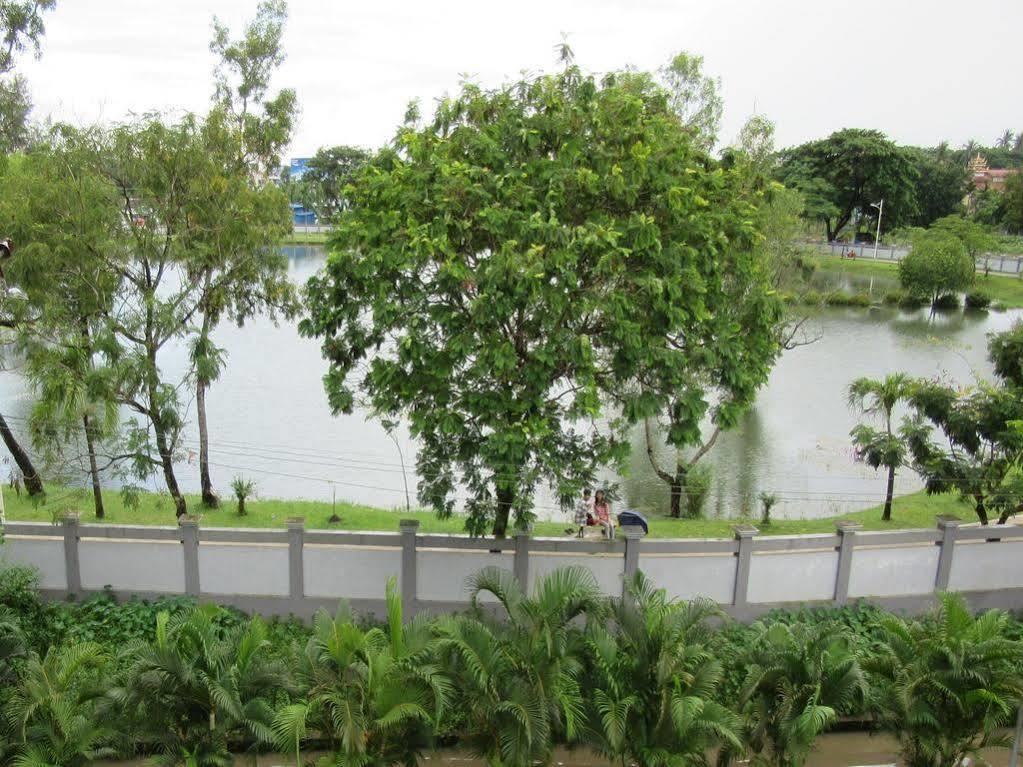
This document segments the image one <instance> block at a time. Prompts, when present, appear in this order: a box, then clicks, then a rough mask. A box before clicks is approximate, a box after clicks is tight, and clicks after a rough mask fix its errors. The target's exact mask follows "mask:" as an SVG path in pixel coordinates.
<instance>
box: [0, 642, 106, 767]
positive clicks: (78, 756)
mask: <svg viewBox="0 0 1023 767" xmlns="http://www.w3.org/2000/svg"><path fill="white" fill-rule="evenodd" d="M106 660H107V658H106V655H105V654H104V652H103V650H102V649H101V648H100V647H99V645H96V644H93V643H79V644H71V645H65V646H63V647H59V648H58V647H51V648H50V650H49V651H48V652H47V653H46V657H45V658H44V659H42V660H40V658H39V656H38V655H36V654H35V653H33V654H31V655H30V656H29V658H28V660H27V661H26V663H25V666H24V669H23V670H22V673H21V677H20V680H19V681H18V683H17V684H16V685H15V686H14V690H13V692H12V694H11V696H10V698H9V700H8V701H7V703H6V705H5V714H6V718H7V720H8V723H9V724H10V726H11V728H12V730H13V731H14V733H15V740H16V742H17V745H16V746H15V752H16V756H15V757H14V759H13V761H11V762H10V763H11V764H12V765H14V767H49V765H61V767H85V765H89V764H92V762H93V761H95V760H97V759H104V758H109V757H112V756H114V755H115V749H114V748H113V746H112V743H113V742H114V740H115V738H116V737H117V736H116V734H115V733H114V732H113V731H112V730H111V729H110V728H109V727H108V726H107V725H106V724H104V718H103V717H102V716H101V715H100V713H99V711H100V708H101V699H102V697H103V695H104V688H103V685H102V683H101V680H102V675H103V671H104V667H105V665H106Z"/></svg>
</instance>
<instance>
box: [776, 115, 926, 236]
mask: <svg viewBox="0 0 1023 767" xmlns="http://www.w3.org/2000/svg"><path fill="white" fill-rule="evenodd" d="M779 177H780V180H781V181H783V182H784V183H785V185H786V186H792V187H795V188H797V189H799V190H800V191H802V192H803V194H804V196H805V197H806V199H807V212H808V213H809V214H811V215H815V216H816V217H817V218H818V219H819V220H820V221H821V222H822V223H823V224H824V228H825V233H826V234H827V237H828V240H833V239H835V238H836V237H837V236H838V235H839V234H840V233H841V232H842V230H843V229H845V227H846V226H847V225H848V224H849V223H850V222H851V221H852V220H853V217H854V215H855V214H857V213H859V214H860V215H862V216H864V217H873V216H874V215H875V214H874V211H873V208H871V205H873V204H876V203H878V202H879V201H880V200H882V199H883V200H884V219H883V222H882V224H883V228H886V229H893V228H895V227H897V226H899V225H900V224H901V223H908V222H909V221H910V220H911V219H912V217H913V215H914V214H915V212H916V209H917V202H916V196H915V191H914V189H915V185H916V183H917V180H918V177H919V172H918V171H917V169H916V168H915V167H914V165H913V161H912V159H911V157H910V155H909V154H908V153H907V151H906V150H904V149H902V148H900V147H898V146H896V145H895V143H894V142H893V141H891V140H889V139H888V138H886V137H885V135H884V134H883V133H881V132H880V131H876V130H862V129H854V128H847V129H844V130H840V131H837V132H836V133H832V134H831V135H830V136H828V137H827V138H824V139H819V140H817V141H811V142H809V143H806V144H802V145H800V146H797V147H794V148H792V149H787V150H785V151H784V152H783V153H782V156H781V165H780V168H779Z"/></svg>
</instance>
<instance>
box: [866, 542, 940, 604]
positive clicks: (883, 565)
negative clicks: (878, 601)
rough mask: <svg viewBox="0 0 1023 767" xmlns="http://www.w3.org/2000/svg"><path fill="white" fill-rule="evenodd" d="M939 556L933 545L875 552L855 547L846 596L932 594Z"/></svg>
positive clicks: (889, 547) (887, 548)
mask: <svg viewBox="0 0 1023 767" xmlns="http://www.w3.org/2000/svg"><path fill="white" fill-rule="evenodd" d="M957 548H958V547H957ZM939 554H940V549H939V548H938V547H937V546H935V545H933V544H924V545H920V546H878V547H876V548H866V547H863V546H856V547H855V548H854V549H853V554H852V568H851V571H850V573H849V596H850V597H896V596H904V595H909V594H930V593H931V592H932V591H934V580H935V577H936V576H937V573H938V555H939ZM958 555H959V552H958V551H956V556H958Z"/></svg>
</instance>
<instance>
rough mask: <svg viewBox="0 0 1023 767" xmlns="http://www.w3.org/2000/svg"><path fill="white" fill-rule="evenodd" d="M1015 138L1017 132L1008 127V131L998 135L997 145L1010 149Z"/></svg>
mask: <svg viewBox="0 0 1023 767" xmlns="http://www.w3.org/2000/svg"><path fill="white" fill-rule="evenodd" d="M1013 139H1015V134H1013V132H1012V131H1011V130H1008V129H1006V131H1005V132H1004V133H1002V135H1001V136H999V137H998V140H997V141H995V146H997V147H999V148H1001V149H1009V148H1010V147H1011V146H1012V142H1013Z"/></svg>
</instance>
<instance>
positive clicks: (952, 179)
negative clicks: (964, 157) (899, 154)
mask: <svg viewBox="0 0 1023 767" xmlns="http://www.w3.org/2000/svg"><path fill="white" fill-rule="evenodd" d="M905 151H906V152H907V153H908V154H909V157H910V159H911V160H912V162H913V166H914V167H915V168H916V172H917V183H916V213H915V214H914V215H913V216H911V217H909V218H908V219H905V220H904V221H903V223H908V224H912V225H913V226H924V227H926V226H930V225H931V222H932V221H935V220H937V219H939V218H942V217H944V216H950V215H952V214H953V213H956V212H957V211H959V210H960V209H961V208H962V207H963V199H964V198H965V197H966V193H967V192H968V191H969V181H970V179H969V174H968V173H967V170H966V168H965V167H964V166H963V164H962V163H960V162H955V161H954V160H953V159H952V158H951V157H948V156H946V155H939V153H938V150H932V149H916V148H908V147H907V149H906V150H905Z"/></svg>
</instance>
